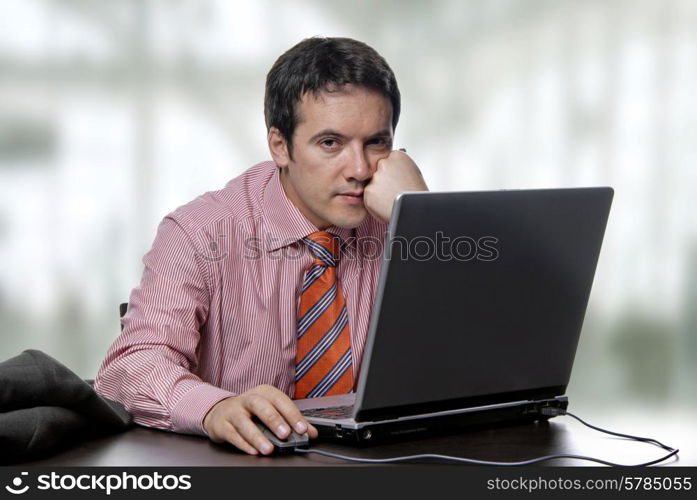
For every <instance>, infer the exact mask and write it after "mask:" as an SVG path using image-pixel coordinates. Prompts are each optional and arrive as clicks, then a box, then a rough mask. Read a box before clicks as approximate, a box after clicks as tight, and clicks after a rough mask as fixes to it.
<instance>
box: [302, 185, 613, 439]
mask: <svg viewBox="0 0 697 500" xmlns="http://www.w3.org/2000/svg"><path fill="white" fill-rule="evenodd" d="M612 197H613V190H612V188H609V187H591V188H565V189H535V190H510V191H508V190H503V191H478V192H448V193H428V192H426V193H403V194H401V195H400V196H398V197H397V199H396V200H395V204H394V207H393V212H392V217H391V220H390V225H389V228H388V232H387V235H386V238H385V252H384V255H383V262H382V267H381V271H380V273H381V274H380V279H379V283H378V289H377V293H376V299H375V303H374V307H373V312H372V316H371V323H370V327H369V331H368V338H367V340H366V346H365V351H364V355H363V361H362V367H361V369H360V373H359V377H358V383H357V385H356V390H355V392H352V393H349V394H345V395H340V396H329V397H323V398H311V399H300V400H297V401H296V404H297V405H298V407H299V408H300V410H301V411H302V412H303V414H304V415H306V417H307V418H308V421H309V422H311V423H312V424H313V425H314V426H315V427H317V429H318V430H319V432H320V438H325V439H332V440H339V441H344V442H350V443H371V442H380V441H384V440H389V439H394V438H399V437H419V436H423V435H429V434H432V433H437V432H443V431H457V430H458V429H461V428H463V427H466V426H471V425H473V424H485V425H487V424H495V423H501V422H512V421H513V422H515V421H519V422H525V421H535V420H543V419H547V418H549V417H548V416H546V415H543V414H542V413H541V410H542V408H545V407H556V408H563V409H565V408H566V407H567V405H568V398H567V396H566V395H565V391H566V388H567V385H568V383H569V378H570V376H571V368H572V365H573V361H574V356H575V353H576V348H577V345H578V340H579V335H580V333H581V327H582V325H583V319H584V316H585V312H586V306H587V303H588V297H589V295H590V292H591V286H592V283H593V277H594V274H595V269H596V264H597V261H598V256H599V253H600V248H601V245H602V241H603V235H604V233H605V226H606V223H607V218H608V215H609V211H610V205H611V202H612Z"/></svg>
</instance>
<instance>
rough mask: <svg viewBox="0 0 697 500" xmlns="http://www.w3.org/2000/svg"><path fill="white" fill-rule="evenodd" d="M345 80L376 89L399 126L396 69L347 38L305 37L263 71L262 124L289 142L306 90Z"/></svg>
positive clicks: (394, 124) (335, 87) (327, 87)
mask: <svg viewBox="0 0 697 500" xmlns="http://www.w3.org/2000/svg"><path fill="white" fill-rule="evenodd" d="M348 84H353V85H357V86H362V87H367V88H370V89H373V90H377V91H378V92H380V93H381V94H383V95H384V96H385V97H387V98H389V99H390V102H391V103H392V127H393V128H396V127H397V122H398V121H399V111H400V99H401V98H400V94H399V88H398V87H397V80H396V78H395V76H394V73H393V72H392V70H391V69H390V67H389V66H388V65H387V62H386V61H385V59H383V57H382V56H381V55H380V54H378V53H377V52H376V51H375V50H374V49H373V48H371V47H369V46H368V45H366V44H365V43H363V42H359V41H357V40H352V39H351V38H319V37H314V38H306V39H305V40H303V41H302V42H300V43H298V44H297V45H295V46H293V47H291V48H290V49H289V50H288V51H286V52H285V53H284V54H283V55H281V56H280V57H279V58H278V59H277V60H276V62H275V63H274V65H273V66H272V67H271V70H270V71H269V74H268V75H267V76H266V94H265V96H264V117H265V118H266V129H267V130H269V129H271V127H276V128H278V130H279V131H280V132H281V134H283V136H284V137H285V138H286V140H287V141H288V146H289V148H290V147H291V146H292V144H291V143H292V138H293V132H295V127H296V126H297V124H298V123H297V122H298V113H297V106H298V103H299V102H300V100H301V99H302V97H303V95H305V93H306V92H312V93H314V94H316V93H318V92H320V91H323V90H325V91H333V90H338V89H339V88H340V87H342V86H344V85H348Z"/></svg>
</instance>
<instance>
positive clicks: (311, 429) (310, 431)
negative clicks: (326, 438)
mask: <svg viewBox="0 0 697 500" xmlns="http://www.w3.org/2000/svg"><path fill="white" fill-rule="evenodd" d="M307 435H308V436H309V437H310V439H317V436H319V431H318V430H317V428H316V427H315V426H314V425H312V424H311V423H309V422H308V424H307Z"/></svg>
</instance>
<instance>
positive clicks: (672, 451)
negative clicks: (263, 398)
mask: <svg viewBox="0 0 697 500" xmlns="http://www.w3.org/2000/svg"><path fill="white" fill-rule="evenodd" d="M541 413H542V415H545V416H550V417H554V416H558V415H568V416H569V417H571V418H574V419H576V420H578V421H579V422H580V423H582V424H583V425H585V426H586V427H589V428H591V429H593V430H596V431H599V432H603V433H605V434H610V435H612V436H618V437H622V438H625V439H631V440H634V441H641V442H643V443H650V444H653V445H655V446H658V447H660V448H663V449H664V450H666V451H668V454H667V455H664V456H662V457H660V458H657V459H656V460H651V461H649V462H644V463H639V464H618V463H615V462H610V461H608V460H603V459H601V458H595V457H589V456H586V455H573V454H557V455H545V456H542V457H536V458H532V459H530V460H522V461H520V462H493V461H490V460H476V459H473V458H462V457H453V456H450V455H439V454H436V453H422V454H419V455H407V456H402V457H390V458H360V457H351V456H347V455H340V454H338V453H331V452H329V451H324V450H315V449H310V448H295V451H296V453H314V454H317V455H322V456H325V457H331V458H338V459H341V460H347V461H349V462H358V463H364V464H388V463H396V462H407V461H410V460H424V459H433V460H446V461H450V462H457V463H461V464H469V465H494V466H521V465H533V464H539V463H541V462H547V461H550V460H558V459H564V458H566V459H572V460H583V461H586V462H595V463H598V464H602V465H609V466H612V467H647V466H649V465H656V464H659V463H661V462H663V461H665V460H668V459H669V458H671V457H674V456H677V454H678V452H679V451H680V450H678V449H677V448H673V447H671V446H668V445H666V444H663V443H661V442H660V441H658V440H656V439H653V438H645V437H640V436H632V435H631V434H622V433H620V432H614V431H609V430H607V429H603V428H601V427H597V426H595V425H591V424H589V423H587V422H585V421H584V420H582V419H580V418H579V417H577V416H576V415H574V414H573V413H570V412H568V411H566V410H563V409H561V408H551V407H550V408H542V410H541Z"/></svg>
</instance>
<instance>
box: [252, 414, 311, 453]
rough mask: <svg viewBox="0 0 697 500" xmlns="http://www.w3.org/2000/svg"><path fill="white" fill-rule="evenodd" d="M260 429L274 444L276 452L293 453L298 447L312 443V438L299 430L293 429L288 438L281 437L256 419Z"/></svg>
mask: <svg viewBox="0 0 697 500" xmlns="http://www.w3.org/2000/svg"><path fill="white" fill-rule="evenodd" d="M255 424H257V427H259V430H261V432H263V433H264V436H266V437H267V439H268V440H269V441H271V443H272V444H273V446H274V453H293V451H294V450H295V448H296V447H303V448H305V447H307V445H308V444H310V438H309V436H308V435H307V433H306V434H298V433H297V432H295V431H293V430H291V432H290V435H289V436H288V437H287V438H286V439H281V438H279V437H278V436H276V434H274V433H273V432H272V431H271V429H269V428H268V427H266V425H264V424H263V423H261V422H258V421H255Z"/></svg>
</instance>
